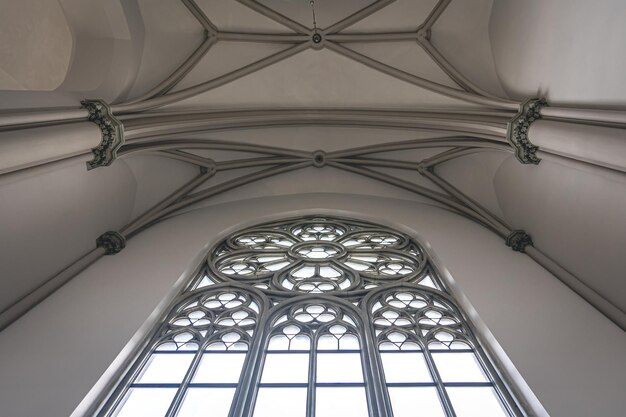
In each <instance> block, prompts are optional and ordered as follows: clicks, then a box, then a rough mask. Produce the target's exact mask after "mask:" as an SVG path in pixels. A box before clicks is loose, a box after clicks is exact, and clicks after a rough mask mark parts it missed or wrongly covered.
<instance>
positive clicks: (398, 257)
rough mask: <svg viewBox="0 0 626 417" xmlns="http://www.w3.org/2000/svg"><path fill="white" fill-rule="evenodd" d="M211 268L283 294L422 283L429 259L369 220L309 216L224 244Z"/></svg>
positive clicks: (403, 237)
mask: <svg viewBox="0 0 626 417" xmlns="http://www.w3.org/2000/svg"><path fill="white" fill-rule="evenodd" d="M209 259H213V260H214V261H212V262H210V265H209V267H210V269H211V271H212V272H213V273H214V274H215V276H217V277H219V278H220V279H222V280H224V281H230V280H232V281H244V282H247V283H249V284H252V285H254V286H256V287H258V288H261V289H265V290H272V291H278V292H282V293H286V294H288V293H335V294H336V293H341V294H348V293H349V292H351V291H355V290H362V289H369V288H374V287H377V286H379V285H382V284H386V283H392V282H400V281H404V282H416V281H418V280H419V279H420V278H421V277H422V275H423V273H424V271H423V270H424V266H425V263H426V262H425V258H424V255H423V253H422V252H421V250H420V249H419V246H418V245H417V244H416V243H414V242H412V241H411V239H410V238H409V237H408V236H406V235H404V234H402V233H399V232H396V231H393V230H389V229H387V228H384V227H382V226H378V225H375V224H371V223H366V222H358V221H353V220H344V219H339V218H334V217H309V218H298V219H294V220H286V221H282V222H274V223H267V224H263V225H260V226H257V227H254V228H250V229H247V230H244V231H242V232H240V233H237V234H236V235H234V236H232V237H231V238H229V239H226V240H224V241H222V242H220V243H219V244H218V245H217V246H216V247H215V248H214V250H213V253H212V254H211V256H210V257H209Z"/></svg>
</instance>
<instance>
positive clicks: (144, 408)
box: [114, 388, 176, 417]
mask: <svg viewBox="0 0 626 417" xmlns="http://www.w3.org/2000/svg"><path fill="white" fill-rule="evenodd" d="M175 394H176V389H175V388H131V389H129V390H128V393H127V394H126V398H125V402H123V405H122V407H121V409H120V410H119V411H118V412H117V413H116V414H114V416H115V417H163V416H164V415H165V413H166V412H167V409H168V408H169V406H170V403H171V402H172V399H173V398H174V395H175Z"/></svg>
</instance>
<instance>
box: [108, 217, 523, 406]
mask: <svg viewBox="0 0 626 417" xmlns="http://www.w3.org/2000/svg"><path fill="white" fill-rule="evenodd" d="M200 271H201V272H200V273H199V274H198V275H197V276H196V277H195V278H194V280H193V281H192V282H191V284H190V285H189V286H188V288H187V289H186V290H185V291H183V292H182V293H181V294H180V296H179V297H178V298H177V301H176V302H174V304H173V306H172V309H171V311H170V313H169V314H168V316H167V318H166V319H165V320H164V321H163V323H162V324H161V325H160V326H159V328H158V329H156V330H155V331H154V333H153V336H152V339H151V340H150V341H149V343H148V344H147V348H146V349H145V350H144V352H142V353H141V355H140V357H139V358H140V359H139V360H137V361H136V363H135V364H134V365H133V366H132V367H131V368H130V370H129V372H128V373H127V375H126V376H125V378H124V380H123V381H122V382H121V383H120V385H119V387H118V388H117V389H116V390H115V392H113V393H112V395H111V396H110V398H109V400H108V401H107V402H106V403H105V404H104V406H103V407H102V409H101V411H100V414H99V415H100V416H107V417H128V416H133V417H137V416H146V417H157V416H158V417H164V416H167V417H195V416H201V415H202V416H204V415H211V416H215V417H243V416H245V417H269V416H272V417H281V416H289V417H299V416H300V417H332V416H338V415H341V416H342V417H379V416H380V417H392V416H393V417H411V416H414V415H417V414H416V413H419V415H424V416H431V417H439V416H441V417H450V416H452V417H473V416H476V417H478V416H494V417H504V416H521V415H524V414H523V413H522V411H521V410H520V409H519V408H518V405H517V403H516V401H515V399H514V398H513V397H512V396H511V394H510V393H509V392H508V390H507V389H506V386H505V384H504V382H503V381H502V379H501V378H500V376H499V373H498V371H497V370H496V369H495V368H494V367H493V365H492V364H491V362H490V361H489V359H488V357H487V355H486V354H485V352H484V350H483V349H482V347H481V346H480V345H479V344H478V343H477V341H476V338H475V336H474V333H473V331H472V328H471V326H470V324H469V323H468V322H467V320H466V319H465V317H464V315H463V313H462V311H461V310H460V309H459V308H458V306H457V304H456V303H455V301H454V299H453V298H452V297H451V296H450V294H449V293H448V292H447V290H446V286H445V283H444V282H443V281H441V280H440V279H439V277H438V276H437V273H436V272H435V270H434V269H433V266H432V265H431V264H430V263H429V260H428V256H427V254H426V253H425V252H424V251H423V250H422V248H421V247H420V246H419V244H418V243H417V242H415V241H414V240H412V239H411V238H410V237H409V236H406V235H404V234H402V233H399V232H396V231H393V230H389V229H386V228H383V227H380V226H377V225H374V224H370V223H366V222H360V221H353V220H346V219H339V218H330V217H307V218H298V219H291V220H286V221H281V222H273V223H269V224H265V225H262V226H260V227H256V228H251V229H247V230H244V231H242V232H239V233H235V234H233V235H232V236H230V237H228V238H226V239H224V240H223V241H221V242H219V243H218V244H217V245H216V246H215V247H214V248H213V250H212V251H211V252H210V253H209V256H208V257H207V260H206V264H205V266H204V267H203V268H202V269H201V270H200ZM207 413H210V414H207Z"/></svg>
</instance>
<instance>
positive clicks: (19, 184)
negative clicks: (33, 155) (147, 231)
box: [0, 162, 136, 416]
mask: <svg viewBox="0 0 626 417" xmlns="http://www.w3.org/2000/svg"><path fill="white" fill-rule="evenodd" d="M135 186H136V184H135V181H134V178H133V177H132V174H131V172H130V170H129V169H128V167H127V166H126V164H125V163H123V162H120V163H116V164H114V165H112V166H110V167H106V168H98V169H95V170H92V171H87V167H86V166H85V163H84V162H79V163H75V164H72V165H69V166H62V167H60V168H57V169H55V170H52V171H50V172H47V173H45V174H42V175H32V176H28V175H26V174H22V175H20V174H19V173H17V174H15V175H11V176H4V177H2V178H1V179H0V311H2V310H4V309H5V308H6V307H7V306H9V305H10V304H12V303H13V302H15V301H17V300H18V299H19V298H20V297H22V296H24V295H26V294H27V293H28V292H30V291H31V290H33V289H35V288H36V287H38V286H39V285H41V284H42V283H43V282H45V281H46V280H47V279H49V278H52V277H53V276H54V275H55V274H57V273H59V272H60V271H61V270H63V269H64V268H66V267H67V266H68V265H70V264H72V263H73V262H74V261H75V260H76V259H78V258H79V257H81V256H82V255H84V254H85V253H86V252H88V251H89V250H91V249H93V248H95V246H96V238H97V237H98V236H99V235H100V234H102V233H104V232H106V231H107V230H117V229H119V228H120V227H121V226H123V225H124V224H125V223H126V222H128V220H129V218H130V214H131V210H132V208H133V202H134V196H135ZM0 404H2V401H0ZM0 416H4V414H3V413H2V407H1V405H0Z"/></svg>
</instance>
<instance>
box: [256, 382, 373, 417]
mask: <svg viewBox="0 0 626 417" xmlns="http://www.w3.org/2000/svg"><path fill="white" fill-rule="evenodd" d="M315 396H316V400H315V417H339V416H341V417H368V412H367V399H366V397H365V388H363V387H345V388H336V387H333V388H330V387H320V388H317V390H316V391H315ZM255 417H256V416H255Z"/></svg>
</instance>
